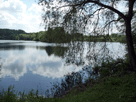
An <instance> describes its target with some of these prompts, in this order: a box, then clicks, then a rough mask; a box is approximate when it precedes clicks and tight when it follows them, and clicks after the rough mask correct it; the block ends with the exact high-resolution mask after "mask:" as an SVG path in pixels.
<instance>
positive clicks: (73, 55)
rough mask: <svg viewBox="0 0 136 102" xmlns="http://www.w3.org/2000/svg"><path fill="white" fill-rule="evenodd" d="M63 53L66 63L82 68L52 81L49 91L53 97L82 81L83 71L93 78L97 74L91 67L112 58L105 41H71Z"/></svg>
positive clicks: (64, 92)
mask: <svg viewBox="0 0 136 102" xmlns="http://www.w3.org/2000/svg"><path fill="white" fill-rule="evenodd" d="M63 54H64V58H65V59H66V60H65V64H66V65H70V64H74V65H76V66H82V67H83V70H82V71H79V72H72V73H68V74H66V75H65V78H64V79H62V81H61V83H58V82H56V83H52V85H53V88H52V89H51V92H52V93H53V94H52V95H53V96H54V97H62V96H63V95H65V94H66V93H67V92H68V90H70V89H71V88H72V87H74V86H77V85H80V84H81V83H84V81H83V80H85V79H84V78H85V73H87V75H88V76H87V77H88V78H93V79H95V78H96V77H98V76H99V75H98V73H96V72H95V71H93V67H95V66H99V65H101V63H102V62H104V61H106V60H107V59H108V60H110V59H111V60H112V59H113V58H112V57H111V52H110V50H109V49H108V47H107V43H106V42H96V43H95V42H81V41H76V42H71V43H69V45H68V48H67V49H66V50H65V51H64V53H63ZM48 91H49V90H48Z"/></svg>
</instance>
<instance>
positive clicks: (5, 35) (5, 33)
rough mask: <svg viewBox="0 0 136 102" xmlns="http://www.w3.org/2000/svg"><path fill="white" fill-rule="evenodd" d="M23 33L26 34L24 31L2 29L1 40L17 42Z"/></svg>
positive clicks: (0, 30) (0, 31) (0, 32)
mask: <svg viewBox="0 0 136 102" xmlns="http://www.w3.org/2000/svg"><path fill="white" fill-rule="evenodd" d="M21 33H24V34H26V32H25V31H23V30H12V29H0V39H8V40H15V39H18V35H19V34H21Z"/></svg>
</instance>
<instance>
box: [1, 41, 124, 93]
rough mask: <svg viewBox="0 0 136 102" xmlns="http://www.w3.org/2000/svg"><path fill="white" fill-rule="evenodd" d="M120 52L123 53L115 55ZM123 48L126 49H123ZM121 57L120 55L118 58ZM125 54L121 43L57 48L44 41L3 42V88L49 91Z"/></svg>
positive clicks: (73, 45) (76, 44) (71, 45)
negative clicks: (69, 76) (52, 85)
mask: <svg viewBox="0 0 136 102" xmlns="http://www.w3.org/2000/svg"><path fill="white" fill-rule="evenodd" d="M112 47H113V48H114V50H118V49H119V52H121V53H119V52H118V53H116V51H114V52H113V50H112ZM121 47H122V48H121ZM116 54H118V55H117V56H115V55H116ZM124 55H125V46H124V45H122V44H119V43H112V44H110V43H108V44H105V43H88V42H71V43H69V44H68V46H55V45H54V44H47V43H41V42H24V41H20V42H19V41H18V42H16V41H14V42H12V41H10V42H7V43H6V41H3V43H2V42H0V57H1V60H0V63H2V69H1V73H2V74H0V78H2V79H1V85H0V87H1V86H2V87H3V88H7V87H8V86H10V85H11V84H12V85H15V87H16V90H19V91H23V90H28V91H30V90H31V89H32V88H33V89H37V85H39V83H40V87H41V89H45V90H46V89H47V86H50V84H49V83H50V82H54V81H58V80H61V79H62V78H63V77H64V75H66V74H67V73H71V72H73V71H74V72H78V71H80V70H82V68H83V66H87V65H90V66H93V65H95V64H98V63H100V62H101V61H102V59H104V58H107V57H109V56H110V57H112V58H117V57H123V56H124Z"/></svg>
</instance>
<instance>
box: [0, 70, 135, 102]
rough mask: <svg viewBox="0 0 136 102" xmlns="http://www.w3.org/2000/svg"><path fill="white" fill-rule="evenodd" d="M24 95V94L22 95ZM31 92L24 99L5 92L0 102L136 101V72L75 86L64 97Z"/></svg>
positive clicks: (114, 75)
mask: <svg viewBox="0 0 136 102" xmlns="http://www.w3.org/2000/svg"><path fill="white" fill-rule="evenodd" d="M22 96H23V95H22ZM34 96H35V95H34V94H33V93H32V92H30V93H29V94H28V95H24V96H23V97H24V98H27V99H25V101H24V100H17V99H16V95H14V94H12V92H11V96H8V95H7V93H5V95H4V97H3V98H2V99H1V100H0V102H136V73H134V72H133V73H132V72H131V73H127V74H124V75H122V76H118V75H117V74H113V75H111V76H109V77H104V78H99V79H97V80H91V82H88V83H86V84H81V85H79V86H77V87H74V88H72V89H71V91H69V93H68V94H67V95H66V96H64V97H63V98H46V99H44V98H43V97H39V98H37V97H34Z"/></svg>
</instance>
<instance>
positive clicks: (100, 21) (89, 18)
mask: <svg viewBox="0 0 136 102" xmlns="http://www.w3.org/2000/svg"><path fill="white" fill-rule="evenodd" d="M135 1H136V0H55V1H54V0H39V4H41V5H43V6H44V7H45V8H46V9H45V10H44V11H45V14H44V15H43V18H44V21H45V23H46V27H49V26H50V27H54V26H63V27H65V30H67V31H69V29H70V31H73V30H74V31H75V32H84V33H89V34H90V35H106V34H107V33H108V34H109V33H110V32H111V31H112V30H113V28H114V27H115V26H117V27H119V26H118V24H119V23H118V22H119V21H120V20H124V22H125V35H126V41H127V47H128V54H129V59H130V65H131V68H130V69H131V70H135V71H136V54H135V51H134V46H133V38H132V27H131V21H132V18H133V15H134V12H133V11H134V7H135V6H136V3H135ZM119 3H123V5H125V7H126V8H127V9H128V10H127V13H126V11H123V12H121V11H119V10H118V9H117V7H118V6H119V5H118V4H119ZM123 5H122V6H123ZM75 29H76V30H75ZM88 29H89V30H90V31H89V32H87V30H88Z"/></svg>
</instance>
